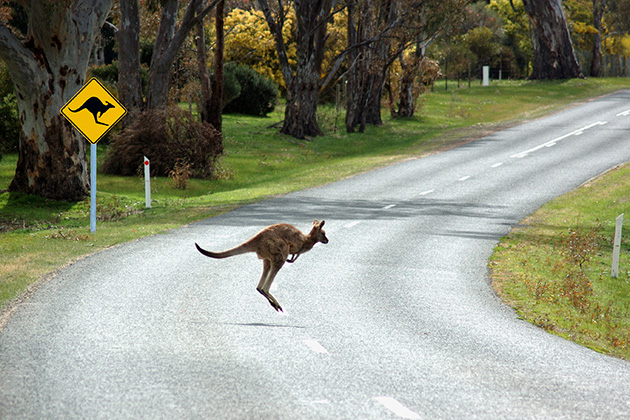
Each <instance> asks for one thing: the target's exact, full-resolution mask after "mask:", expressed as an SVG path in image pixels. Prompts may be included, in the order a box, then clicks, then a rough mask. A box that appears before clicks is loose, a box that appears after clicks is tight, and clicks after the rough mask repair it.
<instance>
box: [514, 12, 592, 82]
mask: <svg viewBox="0 0 630 420" xmlns="http://www.w3.org/2000/svg"><path fill="white" fill-rule="evenodd" d="M523 5H524V6H525V11H526V12H527V14H528V15H529V21H530V26H531V38H532V45H533V47H534V65H533V70H532V74H531V75H530V76H529V78H530V79H532V80H556V79H570V78H575V77H581V78H584V75H583V74H582V71H581V70H580V66H579V65H578V62H577V59H576V58H575V51H574V50H573V43H572V42H571V37H570V35H569V29H568V27H567V22H566V19H565V17H564V12H563V11H562V4H561V1H560V0H544V1H539V0H523Z"/></svg>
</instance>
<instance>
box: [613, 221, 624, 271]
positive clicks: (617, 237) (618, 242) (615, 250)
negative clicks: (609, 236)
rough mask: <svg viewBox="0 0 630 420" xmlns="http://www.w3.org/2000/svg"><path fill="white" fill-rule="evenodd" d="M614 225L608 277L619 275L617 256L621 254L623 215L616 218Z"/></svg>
mask: <svg viewBox="0 0 630 420" xmlns="http://www.w3.org/2000/svg"><path fill="white" fill-rule="evenodd" d="M616 222H617V223H616V225H615V239H614V242H613V243H614V246H613V257H612V267H611V269H610V276H611V277H615V278H616V277H617V276H618V275H619V254H620V252H621V228H622V226H623V213H621V214H620V215H619V216H617V219H616Z"/></svg>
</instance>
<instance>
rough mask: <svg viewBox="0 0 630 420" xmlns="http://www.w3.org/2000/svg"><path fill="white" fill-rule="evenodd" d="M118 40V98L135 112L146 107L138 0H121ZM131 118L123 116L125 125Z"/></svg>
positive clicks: (128, 108)
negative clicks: (143, 91)
mask: <svg viewBox="0 0 630 420" xmlns="http://www.w3.org/2000/svg"><path fill="white" fill-rule="evenodd" d="M120 14H121V16H122V19H121V22H120V28H119V29H118V32H117V34H116V36H117V40H118V99H119V100H120V102H122V104H123V105H124V106H125V108H127V110H129V112H133V111H134V110H142V109H143V108H144V99H143V98H142V77H141V75H140V14H139V10H138V0H120ZM133 119H134V118H133V116H131V118H123V120H122V121H121V123H122V124H123V127H125V126H126V125H127V124H126V122H127V121H133Z"/></svg>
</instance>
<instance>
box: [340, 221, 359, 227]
mask: <svg viewBox="0 0 630 420" xmlns="http://www.w3.org/2000/svg"><path fill="white" fill-rule="evenodd" d="M359 223H361V222H360V221H358V220H355V221H354V222H350V223H348V224H346V225H344V226H343V227H346V228H351V227H355V226H356V225H358V224H359Z"/></svg>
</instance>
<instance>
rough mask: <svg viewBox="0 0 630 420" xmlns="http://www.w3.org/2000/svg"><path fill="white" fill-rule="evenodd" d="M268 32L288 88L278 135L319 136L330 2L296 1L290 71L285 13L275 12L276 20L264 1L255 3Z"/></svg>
mask: <svg viewBox="0 0 630 420" xmlns="http://www.w3.org/2000/svg"><path fill="white" fill-rule="evenodd" d="M258 3H259V5H260V8H261V9H262V11H263V13H264V15H265V19H266V20H267V24H268V25H269V30H270V31H271V33H272V35H273V37H274V42H275V44H276V50H277V53H278V59H279V61H280V68H281V69H282V76H283V78H284V82H285V85H286V87H287V101H286V107H285V112H284V123H283V126H282V129H281V130H280V132H281V133H284V134H288V135H290V136H293V137H296V138H299V139H301V138H304V137H306V136H319V135H321V134H322V131H321V129H320V128H319V125H318V124H317V100H318V97H319V79H320V75H321V67H322V60H323V58H324V46H325V42H326V28H327V22H328V18H329V15H330V11H331V9H332V0H314V1H308V0H295V2H294V7H295V15H296V18H297V33H296V44H297V45H296V48H297V69H296V71H295V74H294V72H293V70H292V69H291V66H290V64H289V61H288V59H287V54H286V46H285V43H284V39H283V38H282V26H283V24H284V11H283V10H282V8H281V3H282V2H279V3H280V8H279V10H278V17H277V20H276V19H274V17H273V16H272V12H271V8H270V7H269V5H268V3H267V1H266V0H258Z"/></svg>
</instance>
